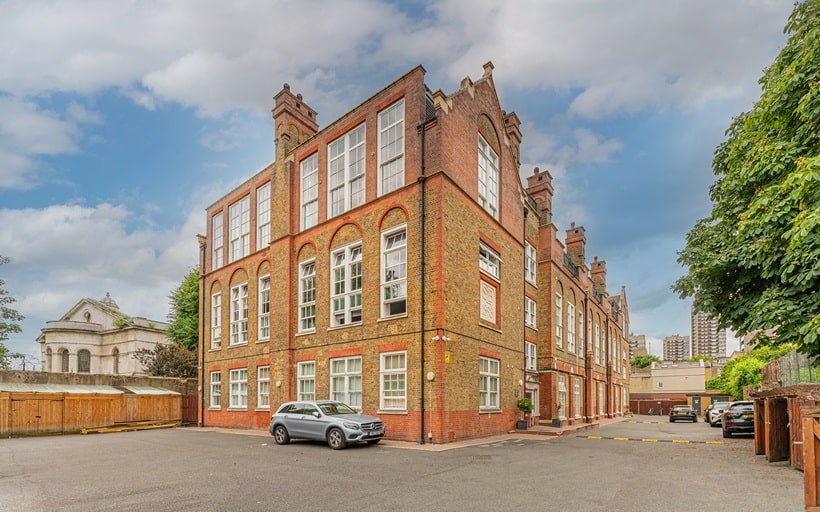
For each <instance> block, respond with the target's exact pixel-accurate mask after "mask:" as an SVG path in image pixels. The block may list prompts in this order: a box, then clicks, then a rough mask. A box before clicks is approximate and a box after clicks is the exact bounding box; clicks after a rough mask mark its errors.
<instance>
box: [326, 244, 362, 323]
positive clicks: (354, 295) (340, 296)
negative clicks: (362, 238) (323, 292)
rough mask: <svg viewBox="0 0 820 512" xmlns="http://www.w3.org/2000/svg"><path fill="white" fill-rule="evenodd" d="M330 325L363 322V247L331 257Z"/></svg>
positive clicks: (337, 252) (356, 247)
mask: <svg viewBox="0 0 820 512" xmlns="http://www.w3.org/2000/svg"><path fill="white" fill-rule="evenodd" d="M330 262H331V268H330V281H331V282H330V286H331V289H330V325H331V326H334V327H337V326H340V325H347V324H352V323H358V322H361V321H362V245H361V244H360V243H358V244H356V245H350V246H348V247H345V248H343V249H339V250H338V251H334V252H333V253H332V254H331V255H330Z"/></svg>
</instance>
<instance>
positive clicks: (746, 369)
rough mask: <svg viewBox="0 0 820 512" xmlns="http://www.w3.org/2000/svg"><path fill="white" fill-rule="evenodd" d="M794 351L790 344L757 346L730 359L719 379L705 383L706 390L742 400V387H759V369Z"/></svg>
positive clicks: (761, 375) (760, 377)
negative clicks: (717, 391) (713, 390)
mask: <svg viewBox="0 0 820 512" xmlns="http://www.w3.org/2000/svg"><path fill="white" fill-rule="evenodd" d="M794 349H795V346H794V345H791V344H786V345H780V346H777V347H770V346H759V347H757V348H755V349H754V350H753V351H751V352H750V353H748V354H743V355H742V356H738V357H735V358H733V359H730V360H729V361H727V362H726V364H725V365H724V366H723V370H722V371H721V372H720V376H719V377H717V378H715V379H710V380H709V381H707V382H706V389H716V390H719V391H722V392H724V393H726V394H728V395H731V396H732V399H733V400H740V399H742V398H743V388H744V387H746V386H759V385H760V382H761V380H762V378H763V374H762V373H761V369H762V368H763V367H764V366H766V363H768V362H769V361H771V360H773V359H777V358H778V357H782V356H784V355H786V354H788V353H789V352H791V351H792V350H794Z"/></svg>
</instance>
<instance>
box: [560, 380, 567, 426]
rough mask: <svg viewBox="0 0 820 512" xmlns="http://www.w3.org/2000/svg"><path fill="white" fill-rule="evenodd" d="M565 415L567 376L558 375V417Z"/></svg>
mask: <svg viewBox="0 0 820 512" xmlns="http://www.w3.org/2000/svg"><path fill="white" fill-rule="evenodd" d="M566 414H567V376H566V375H560V374H559V375H558V416H561V417H565V416H566Z"/></svg>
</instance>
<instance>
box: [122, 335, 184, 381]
mask: <svg viewBox="0 0 820 512" xmlns="http://www.w3.org/2000/svg"><path fill="white" fill-rule="evenodd" d="M134 357H135V358H136V359H137V361H139V362H140V363H142V365H143V366H145V369H146V371H147V372H148V374H149V375H153V376H155V377H178V378H193V377H196V370H197V356H196V350H190V349H188V348H187V347H185V346H184V345H182V344H180V343H173V342H172V343H169V344H168V345H157V346H156V347H154V349H153V350H151V349H147V348H140V349H137V351H136V353H135V354H134Z"/></svg>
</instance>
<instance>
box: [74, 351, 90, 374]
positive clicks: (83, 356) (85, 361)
mask: <svg viewBox="0 0 820 512" xmlns="http://www.w3.org/2000/svg"><path fill="white" fill-rule="evenodd" d="M77 372H79V373H91V352H89V351H88V350H80V351H79V352H77Z"/></svg>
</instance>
